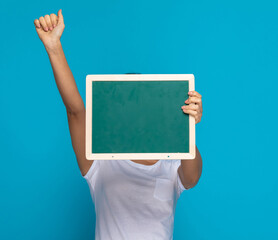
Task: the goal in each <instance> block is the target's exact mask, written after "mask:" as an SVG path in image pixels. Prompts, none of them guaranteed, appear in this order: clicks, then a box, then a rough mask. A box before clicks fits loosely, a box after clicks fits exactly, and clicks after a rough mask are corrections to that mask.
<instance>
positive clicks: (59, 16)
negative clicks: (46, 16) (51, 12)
mask: <svg viewBox="0 0 278 240" xmlns="http://www.w3.org/2000/svg"><path fill="white" fill-rule="evenodd" d="M63 22H64V17H63V15H62V9H60V10H59V11H58V24H60V23H63Z"/></svg>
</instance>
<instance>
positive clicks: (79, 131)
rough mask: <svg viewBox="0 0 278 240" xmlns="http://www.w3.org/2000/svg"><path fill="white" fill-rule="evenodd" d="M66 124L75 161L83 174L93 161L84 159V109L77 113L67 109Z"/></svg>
mask: <svg viewBox="0 0 278 240" xmlns="http://www.w3.org/2000/svg"><path fill="white" fill-rule="evenodd" d="M67 117H68V125H69V130H70V136H71V143H72V147H73V150H74V152H75V155H76V159H77V163H78V166H79V169H80V171H81V174H82V175H83V176H84V175H85V174H86V173H87V172H88V170H89V169H90V167H91V165H92V163H93V161H88V160H87V159H86V153H85V117H86V110H85V108H83V109H82V110H81V111H79V112H77V113H71V112H69V111H67Z"/></svg>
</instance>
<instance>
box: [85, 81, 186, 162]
mask: <svg viewBox="0 0 278 240" xmlns="http://www.w3.org/2000/svg"><path fill="white" fill-rule="evenodd" d="M90 88H91V89H90V90H89V91H88V90H86V91H87V92H91V96H90V98H91V99H90V100H91V104H90V112H91V122H90V123H88V124H91V128H90V133H87V135H88V136H91V141H90V153H91V154H95V156H96V155H97V154H112V155H113V154H120V153H122V154H125V153H126V154H129V153H132V154H138V153H148V154H150V153H151V154H152V153H155V154H159V153H166V154H169V153H189V152H190V127H189V126H190V122H189V115H188V114H185V113H184V112H183V111H182V109H181V106H182V105H185V103H184V101H185V100H186V99H187V98H188V91H189V81H188V80H184V81H182V80H175V79H169V80H163V81H158V80H152V79H144V80H142V79H140V81H136V80H126V79H125V80H124V81H120V80H118V81H115V80H113V81H109V80H105V81H92V82H91V85H90ZM86 110H87V111H88V108H87V109H86ZM112 155H111V156H112ZM107 156H108V155H107ZM168 157H169V156H168Z"/></svg>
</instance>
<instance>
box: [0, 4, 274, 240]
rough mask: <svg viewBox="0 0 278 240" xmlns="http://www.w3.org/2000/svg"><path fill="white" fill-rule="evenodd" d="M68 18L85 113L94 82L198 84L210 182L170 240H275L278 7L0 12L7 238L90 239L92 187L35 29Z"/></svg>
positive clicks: (15, 7) (67, 40)
mask: <svg viewBox="0 0 278 240" xmlns="http://www.w3.org/2000/svg"><path fill="white" fill-rule="evenodd" d="M60 8H61V9H62V13H63V16H64V21H65V30H64V33H63V35H62V38H61V42H62V45H63V49H64V52H65V55H66V57H67V61H68V63H69V66H70V68H71V70H72V73H73V75H74V77H75V80H76V83H77V86H78V89H79V91H80V94H81V96H82V98H83V101H84V102H85V77H86V75H87V74H118V73H119V74H123V73H127V72H139V73H145V74H153V73H154V74H159V73H161V74H174V73H193V74H194V75H195V80H196V84H195V87H196V91H198V92H199V93H200V94H201V95H202V100H203V118H202V120H201V122H200V123H198V124H197V125H196V134H197V135H196V142H197V146H198V148H199V150H200V153H201V155H202V159H203V173H202V176H201V178H200V181H199V183H198V184H197V185H196V186H195V187H194V188H193V189H190V190H189V191H185V192H183V193H182V195H181V197H180V199H179V201H178V205H177V208H176V216H175V225H174V240H185V239H190V240H210V239H211V240H223V239H225V240H230V239H231V240H234V239H238V240H241V239H242V240H245V239H252V240H257V239H258V240H259V239H268V240H272V239H273V240H274V239H278V228H277V214H278V211H277V202H278V191H277V190H278V186H277V185H278V177H277V167H278V161H277V156H276V155H277V154H276V152H275V150H276V145H277V138H276V136H277V133H278V131H277V121H276V119H277V110H276V108H277V107H276V103H277V99H276V97H275V94H276V93H277V87H278V78H277V77H278V70H277V66H278V44H277V43H278V24H277V9H278V4H277V2H276V1H274V0H272V1H268V0H266V1H251V0H246V1H242V0H240V1H239V0H234V1H220V0H218V1H216V0H212V1H182V0H178V1H175V0H174V1H157V0H153V1H149V0H148V1H147V0H140V1H139V0H138V1H127V0H121V1H112V0H104V1H84V0H81V1H78V2H76V1H59V0H58V1H52V0H50V1H48V2H37V1H19V0H15V1H1V3H0V19H1V23H2V24H1V39H0V43H1V58H0V66H1V67H0V68H1V71H0V107H1V118H0V136H1V138H0V148H1V155H0V159H1V168H0V169H1V170H0V172H1V174H0V194H1V195H0V239H2V240H6V239H9V240H16V239H21V240H23V239H24V240H25V239H26V240H27V239H28V240H33V239H40V240H46V239H47V240H48V239H70V240H75V239H84V240H85V239H94V231H95V230H94V228H95V215H94V207H93V202H92V199H91V196H90V193H89V187H88V185H87V183H86V181H85V179H83V178H82V176H81V173H80V171H79V169H78V165H77V162H76V158H75V155H74V151H73V149H72V145H71V140H70V134H69V129H68V123H67V116H66V109H65V106H64V105H63V102H62V99H61V96H60V94H59V92H58V89H57V87H56V84H55V80H54V76H53V72H52V68H51V65H50V62H49V59H48V55H47V53H46V51H45V48H44V46H43V44H42V42H41V41H40V39H39V37H38V36H37V33H36V30H35V26H34V23H33V22H34V20H35V19H36V18H39V17H40V16H44V15H46V14H50V13H55V14H57V12H58V10H59V9H60ZM160 107H161V108H162V107H163V106H160Z"/></svg>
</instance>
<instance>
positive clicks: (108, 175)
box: [34, 9, 202, 240]
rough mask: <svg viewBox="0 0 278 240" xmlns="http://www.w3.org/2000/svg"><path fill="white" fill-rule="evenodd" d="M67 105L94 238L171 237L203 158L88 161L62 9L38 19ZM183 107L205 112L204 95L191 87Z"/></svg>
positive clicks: (190, 111) (82, 113)
mask: <svg viewBox="0 0 278 240" xmlns="http://www.w3.org/2000/svg"><path fill="white" fill-rule="evenodd" d="M34 24H35V28H36V31H37V33H38V36H39V38H40V39H41V41H42V42H43V44H44V46H45V49H46V51H47V54H48V56H49V59H50V63H51V66H52V69H53V73H54V77H55V81H56V84H57V87H58V90H59V92H60V94H61V97H62V100H63V102H64V104H65V107H66V110H67V117H68V124H69V129H70V135H71V141H72V146H73V149H74V152H75V155H76V158H77V161H78V166H79V168H80V171H81V174H82V176H83V177H84V178H85V179H86V180H87V182H88V184H89V187H90V191H91V195H92V199H93V202H94V204H95V210H96V231H95V235H96V236H95V239H96V240H99V239H104V240H110V239H113V240H118V239H119V240H121V239H130V240H137V239H139V240H140V239H144V240H162V239H163V240H166V239H167V240H170V239H172V238H173V226H174V214H175V207H176V203H177V200H178V198H179V196H180V194H181V193H182V192H183V191H184V190H185V189H190V188H192V187H194V186H195V185H196V184H197V182H198V181H199V178H200V176H201V172H202V159H201V156H200V153H199V151H198V148H197V147H196V158H195V159H194V160H192V161H186V160H117V161H113V160H111V161H107V160H106V161H99V160H94V161H88V160H87V159H86V157H85V107H84V103H83V101H82V98H81V96H80V94H79V92H78V89H77V86H76V83H75V80H74V77H73V75H72V72H71V70H70V68H69V66H68V64H67V61H66V58H65V55H64V52H63V49H62V45H61V42H60V38H61V35H62V33H63V30H64V28H65V24H64V19H63V15H62V10H61V9H60V10H59V11H58V16H57V15H55V14H53V13H52V14H50V15H45V16H44V17H40V18H39V19H35V20H34ZM185 103H186V104H188V105H185V106H182V110H183V112H184V113H186V114H191V115H192V116H194V117H195V119H196V123H198V122H200V120H201V117H202V101H201V95H200V94H199V93H198V92H196V91H192V92H191V93H189V98H188V99H187V100H186V101H185Z"/></svg>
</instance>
